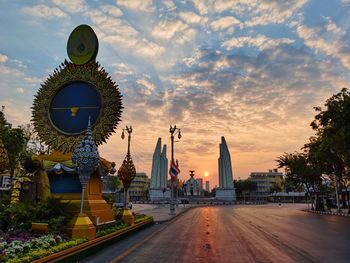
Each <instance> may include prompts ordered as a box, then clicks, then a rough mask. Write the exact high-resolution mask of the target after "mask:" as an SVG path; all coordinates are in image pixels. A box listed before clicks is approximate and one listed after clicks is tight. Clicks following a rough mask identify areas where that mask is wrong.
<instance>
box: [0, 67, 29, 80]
mask: <svg viewBox="0 0 350 263" xmlns="http://www.w3.org/2000/svg"><path fill="white" fill-rule="evenodd" d="M0 74H4V75H12V76H17V77H21V76H24V73H23V72H22V71H20V70H18V69H14V68H10V67H6V66H4V65H1V64H0Z"/></svg>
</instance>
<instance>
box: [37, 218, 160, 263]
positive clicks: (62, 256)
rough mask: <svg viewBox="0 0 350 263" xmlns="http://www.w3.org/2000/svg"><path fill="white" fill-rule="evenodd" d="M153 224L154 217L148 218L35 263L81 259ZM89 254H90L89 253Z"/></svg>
mask: <svg viewBox="0 0 350 263" xmlns="http://www.w3.org/2000/svg"><path fill="white" fill-rule="evenodd" d="M152 223H153V217H152V218H148V219H146V220H144V221H142V222H140V223H137V224H135V225H132V226H128V227H126V228H123V229H120V230H118V231H116V232H113V233H110V234H107V235H105V236H102V237H98V238H95V239H93V240H90V241H88V242H85V243H83V244H80V245H78V246H75V247H72V248H69V249H65V250H63V251H60V252H58V253H55V254H52V255H50V256H47V257H44V258H41V259H38V260H36V261H34V262H33V263H43V262H58V261H62V260H64V261H66V260H69V259H70V258H72V257H76V258H79V259H80V255H81V254H82V253H87V252H88V250H92V249H94V250H95V249H98V250H99V249H101V248H99V246H101V245H102V244H105V243H106V242H112V241H113V240H114V239H117V238H121V237H123V236H125V235H127V234H129V233H130V232H132V231H135V230H138V229H141V228H143V227H145V226H147V225H149V224H152ZM87 254H89V253H87ZM83 257H85V256H82V257H81V258H83ZM67 262H68V261H67Z"/></svg>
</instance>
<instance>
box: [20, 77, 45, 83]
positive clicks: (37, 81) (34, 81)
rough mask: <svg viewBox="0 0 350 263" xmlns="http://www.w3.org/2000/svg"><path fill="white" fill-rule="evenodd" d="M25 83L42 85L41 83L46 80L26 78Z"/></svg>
mask: <svg viewBox="0 0 350 263" xmlns="http://www.w3.org/2000/svg"><path fill="white" fill-rule="evenodd" d="M24 80H25V81H27V82H29V83H32V84H40V83H41V82H43V81H44V80H45V78H37V77H34V78H30V77H26V78H24Z"/></svg>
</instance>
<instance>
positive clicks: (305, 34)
mask: <svg viewBox="0 0 350 263" xmlns="http://www.w3.org/2000/svg"><path fill="white" fill-rule="evenodd" d="M326 30H327V31H330V30H331V31H332V32H333V33H335V32H336V36H335V38H334V36H333V38H331V39H330V41H329V40H328V39H325V38H323V37H322V36H321V33H320V31H321V29H320V28H310V27H308V26H306V25H302V24H299V25H298V26H297V29H296V32H297V34H298V36H299V37H300V38H301V39H303V40H304V44H305V45H306V46H308V47H310V48H312V49H314V50H315V51H316V53H318V52H319V51H322V52H324V53H326V54H327V55H328V56H331V57H334V58H336V59H338V60H339V61H341V63H342V64H343V65H344V66H345V67H346V68H348V69H350V48H349V46H347V45H346V44H345V43H344V42H343V40H342V38H341V37H342V35H343V32H342V31H341V30H339V29H338V28H337V27H336V26H334V25H333V23H331V22H330V23H328V24H327V25H326Z"/></svg>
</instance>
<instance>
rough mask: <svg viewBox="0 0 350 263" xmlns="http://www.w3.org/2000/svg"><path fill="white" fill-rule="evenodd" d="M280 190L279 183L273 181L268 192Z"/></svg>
mask: <svg viewBox="0 0 350 263" xmlns="http://www.w3.org/2000/svg"><path fill="white" fill-rule="evenodd" d="M282 191H283V189H282V186H281V185H280V184H279V183H276V182H273V183H272V184H271V185H270V194H274V193H280V192H282Z"/></svg>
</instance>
